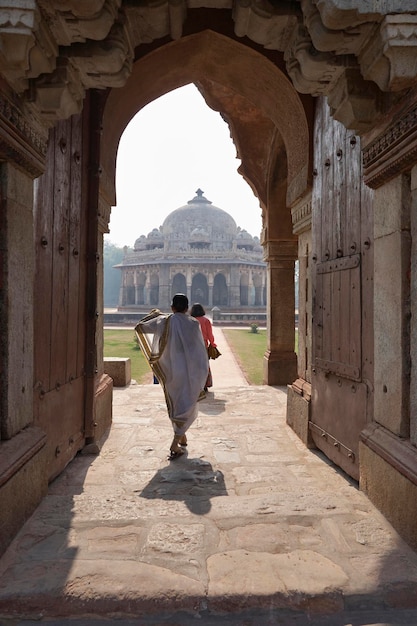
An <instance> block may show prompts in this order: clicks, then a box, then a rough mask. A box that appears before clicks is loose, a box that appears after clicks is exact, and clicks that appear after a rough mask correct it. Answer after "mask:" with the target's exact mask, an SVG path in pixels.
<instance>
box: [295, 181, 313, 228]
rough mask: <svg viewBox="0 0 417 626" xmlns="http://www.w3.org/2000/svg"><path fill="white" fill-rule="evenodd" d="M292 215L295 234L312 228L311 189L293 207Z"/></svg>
mask: <svg viewBox="0 0 417 626" xmlns="http://www.w3.org/2000/svg"><path fill="white" fill-rule="evenodd" d="M291 217H292V223H293V232H294V234H295V235H299V234H300V233H304V232H306V231H308V230H311V191H310V192H309V193H308V194H307V195H306V196H304V197H303V198H301V199H300V200H299V201H298V202H297V203H296V204H295V205H294V206H293V207H292V209H291Z"/></svg>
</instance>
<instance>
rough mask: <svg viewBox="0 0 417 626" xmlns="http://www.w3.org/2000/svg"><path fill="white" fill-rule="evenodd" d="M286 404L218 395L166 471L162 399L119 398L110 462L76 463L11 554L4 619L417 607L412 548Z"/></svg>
mask: <svg viewBox="0 0 417 626" xmlns="http://www.w3.org/2000/svg"><path fill="white" fill-rule="evenodd" d="M225 378H226V377H225V376H223V380H222V382H224V379H225ZM123 399H126V403H124V402H123V401H122V400H123ZM212 403H213V404H212ZM214 404H216V406H222V410H221V411H211V412H210V407H212V408H213V405H214ZM285 406H286V393H285V389H284V388H283V389H278V388H271V387H263V386H262V387H257V388H252V387H249V386H247V387H230V388H227V387H221V388H214V389H213V392H211V393H209V394H208V397H207V399H206V400H204V401H203V402H202V403H200V405H199V409H200V413H199V417H198V419H197V421H196V422H195V423H194V425H193V427H192V429H190V431H189V436H188V447H187V452H186V454H185V455H184V457H182V458H180V459H178V460H176V461H175V462H169V461H168V460H167V458H166V456H167V451H168V449H169V444H170V441H171V426H170V423H169V420H168V417H167V414H166V407H165V405H164V402H163V394H162V390H161V389H160V388H159V386H157V385H145V386H142V387H140V386H138V385H132V386H130V387H126V388H124V389H116V391H115V404H114V407H113V408H114V425H113V427H112V429H111V431H110V433H109V436H108V438H107V439H106V441H104V443H103V448H102V451H101V454H100V455H99V456H96V457H83V456H79V457H77V458H76V459H75V460H74V461H73V462H72V463H71V464H70V465H69V466H68V467H67V468H66V470H65V471H64V472H63V474H62V475H61V476H60V477H59V478H58V479H57V480H56V481H54V482H53V483H52V484H51V486H50V488H49V493H48V495H47V497H46V498H45V499H44V501H43V502H42V504H41V505H40V506H39V508H38V509H37V511H36V513H35V515H33V516H32V518H31V519H30V520H29V521H28V522H27V524H26V525H25V527H24V528H23V530H22V532H21V533H20V534H19V535H18V536H17V537H16V539H15V541H14V542H13V543H12V545H11V546H10V549H9V550H8V552H7V553H6V554H5V556H4V557H3V559H2V560H1V561H0V616H5V617H6V618H9V617H11V616H14V618H15V617H16V615H23V614H25V615H26V616H31V617H35V616H39V615H40V614H41V613H42V615H44V616H45V617H46V616H50V617H51V618H53V617H54V616H60V617H57V619H65V616H71V617H72V619H75V618H76V617H77V616H82V615H85V614H86V613H90V614H92V615H95V616H98V617H101V618H103V619H107V618H108V615H109V614H117V616H118V618H119V619H121V618H126V619H127V618H129V617H130V618H132V619H133V616H136V618H137V617H138V616H142V615H145V614H146V619H149V620H150V619H151V618H152V616H153V615H156V614H157V613H158V612H163V611H168V612H171V617H172V619H173V616H174V615H176V614H177V612H178V611H190V614H193V615H194V616H195V617H199V618H200V619H203V620H204V619H205V616H206V615H207V611H208V612H209V613H210V615H218V614H221V613H225V614H226V615H227V614H230V613H233V612H242V611H255V610H256V611H257V614H256V615H257V617H256V619H255V618H254V619H255V621H254V622H249V623H253V624H261V623H262V621H259V620H260V618H259V615H261V613H260V612H262V611H263V610H266V608H267V607H269V610H270V611H272V612H275V611H289V610H291V611H293V612H299V613H302V614H304V615H305V614H306V613H307V612H309V613H315V614H321V615H327V616H330V615H334V614H335V613H340V612H341V611H342V610H343V609H348V608H349V609H350V610H360V611H362V610H365V609H368V608H373V609H375V608H378V609H381V610H382V608H384V607H385V608H386V606H388V607H389V606H396V607H398V606H400V607H401V606H412V607H416V608H417V598H415V594H414V590H415V588H416V583H417V556H416V554H415V553H414V552H413V551H412V550H411V549H410V548H408V547H407V546H406V545H405V544H404V543H403V542H402V541H401V540H400V539H399V537H398V535H397V534H396V532H395V531H394V530H393V529H392V527H391V526H390V525H389V523H388V522H387V521H386V520H385V519H384V518H383V517H382V516H381V515H380V514H379V513H378V511H377V510H376V509H375V508H374V507H373V505H372V504H371V503H370V502H369V501H368V500H367V499H366V497H365V496H364V494H363V493H361V492H359V491H358V489H357V485H356V484H355V483H354V482H353V481H350V480H347V479H346V478H345V477H344V476H343V475H342V474H341V473H339V472H337V471H336V470H335V468H334V467H333V466H331V465H330V464H328V463H326V462H324V460H323V459H322V457H321V456H319V455H316V454H315V453H314V452H311V451H309V450H308V449H307V448H306V447H305V446H304V445H303V444H302V443H301V442H300V441H299V439H298V438H297V437H296V435H295V434H294V433H293V431H292V430H291V429H290V428H289V427H288V426H287V425H286V423H285ZM156 407H159V409H158V408H156ZM138 408H140V409H141V410H140V411H138ZM143 415H146V416H152V417H147V418H146V420H148V419H149V422H148V423H147V422H146V421H145V422H144V421H143V418H142V417H139V419H138V420H137V421H136V420H135V419H134V418H135V416H143ZM156 433H159V438H158V437H156V436H155V434H156ZM219 455H220V456H219ZM222 455H225V457H224V458H222ZM393 590H397V591H398V593H394V592H393ZM294 614H295V613H294ZM144 619H145V618H144ZM155 619H156V617H155ZM239 619H240V618H239ZM257 619H258V621H256V620H257ZM178 620H179V621H178V623H182V624H185V623H187V622H186V621H183V620H182V618H178ZM144 623H146V622H145V621H144ZM159 623H163V621H162V620H160V622H159ZM171 623H176V622H175V621H171ZM202 623H204V621H202ZM236 623H243V622H242V621H240V622H239V621H237V622H236ZM277 623H280V622H279V621H278V622H277ZM284 623H286V624H287V623H288V624H290V623H292V622H291V621H287V622H285V621H284ZM358 623H359V622H358ZM303 626H304V624H303Z"/></svg>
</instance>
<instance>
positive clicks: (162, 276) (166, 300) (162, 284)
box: [158, 265, 171, 311]
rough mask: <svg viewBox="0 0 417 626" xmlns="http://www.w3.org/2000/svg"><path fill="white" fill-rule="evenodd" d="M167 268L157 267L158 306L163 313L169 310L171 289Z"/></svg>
mask: <svg viewBox="0 0 417 626" xmlns="http://www.w3.org/2000/svg"><path fill="white" fill-rule="evenodd" d="M169 269H170V268H169V266H168V265H160V266H159V300H158V306H159V308H160V309H161V310H163V311H169V310H170V308H169V307H170V304H171V288H170V284H169Z"/></svg>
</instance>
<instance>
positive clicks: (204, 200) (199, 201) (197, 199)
mask: <svg viewBox="0 0 417 626" xmlns="http://www.w3.org/2000/svg"><path fill="white" fill-rule="evenodd" d="M195 193H196V195H195V196H194V198H193V199H192V200H189V201H188V204H211V202H210V200H207V198H205V197H204V196H203V194H204V191H202V190H201V189H200V187H199V188H198V189H197V191H196V192H195Z"/></svg>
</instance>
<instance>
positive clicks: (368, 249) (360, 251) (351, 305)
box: [310, 99, 373, 479]
mask: <svg viewBox="0 0 417 626" xmlns="http://www.w3.org/2000/svg"><path fill="white" fill-rule="evenodd" d="M314 151H315V170H314V175H315V177H314V186H313V225H312V228H313V268H312V280H313V375H312V404H311V422H310V431H311V435H312V438H313V440H314V442H315V444H316V445H317V447H318V448H320V449H321V450H323V452H324V453H325V454H326V455H327V456H328V457H329V458H330V459H332V460H333V461H334V462H335V463H336V464H337V465H339V466H340V467H342V468H343V469H344V470H345V471H346V472H347V473H348V474H349V475H351V476H353V477H354V478H356V479H357V478H358V477H359V462H358V448H359V434H360V432H361V430H362V429H363V427H364V425H365V424H366V422H367V421H368V419H370V418H371V415H372V397H373V385H372V381H373V363H372V357H373V340H372V336H373V311H372V307H373V296H372V294H373V287H372V276H373V274H372V272H373V257H372V212H371V191H370V190H369V189H368V188H366V187H365V186H364V185H363V183H362V182H361V181H362V174H361V151H360V142H359V139H358V138H357V137H355V136H354V134H353V133H352V132H349V131H347V130H346V129H345V128H344V127H343V126H342V125H341V124H339V123H338V122H335V121H334V120H332V118H331V117H330V114H329V109H328V107H327V104H326V102H325V101H324V100H321V99H320V100H319V102H318V106H317V116H316V126H315V146H314Z"/></svg>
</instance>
